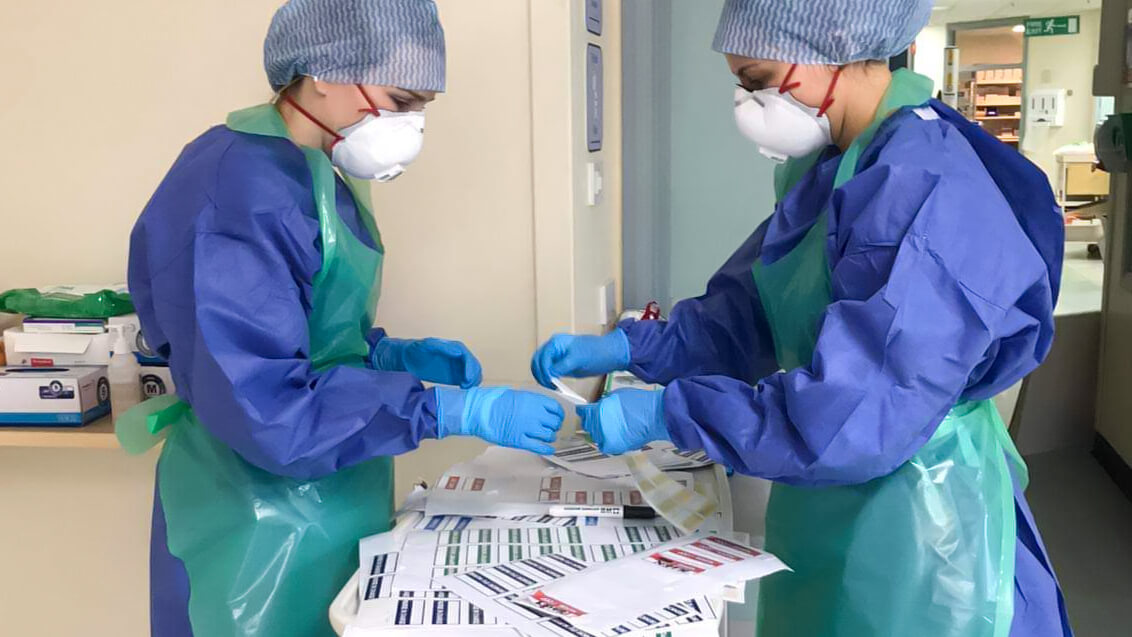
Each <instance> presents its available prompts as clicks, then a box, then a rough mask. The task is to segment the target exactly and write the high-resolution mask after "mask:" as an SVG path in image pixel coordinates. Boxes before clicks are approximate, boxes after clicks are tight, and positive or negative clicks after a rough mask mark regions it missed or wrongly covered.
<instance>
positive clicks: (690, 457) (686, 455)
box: [546, 438, 712, 479]
mask: <svg viewBox="0 0 1132 637" xmlns="http://www.w3.org/2000/svg"><path fill="white" fill-rule="evenodd" d="M641 451H643V452H644V454H645V455H646V456H647V457H648V459H649V461H650V462H652V463H653V464H654V465H656V467H657V468H658V469H660V470H661V471H682V470H690V469H698V468H700V467H706V466H708V465H709V464H712V460H711V458H709V457H708V455H707V453H706V452H704V451H681V450H679V449H677V448H676V445H674V444H672V443H670V442H652V443H649V444H647V445H645V446H644V447H642V448H641ZM546 460H548V461H550V462H552V463H554V464H556V465H558V466H560V467H562V468H564V469H569V470H571V471H574V472H577V473H580V474H582V475H585V476H589V477H591V478H603V479H607V478H622V477H625V476H628V475H630V470H629V466H628V465H627V464H626V463H625V460H624V458H622V457H613V456H607V455H605V454H604V453H602V452H601V451H599V450H598V448H597V447H596V446H595V445H594V444H593V443H592V442H589V441H587V440H583V439H580V438H575V439H573V440H567V441H565V442H563V443H562V444H561V445H559V446H558V447H557V449H556V450H555V452H554V455H552V456H547V457H546Z"/></svg>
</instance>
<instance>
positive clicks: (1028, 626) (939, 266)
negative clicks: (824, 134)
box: [621, 103, 1069, 636]
mask: <svg viewBox="0 0 1132 637" xmlns="http://www.w3.org/2000/svg"><path fill="white" fill-rule="evenodd" d="M934 106H935V108H936V110H937V111H940V113H941V115H942V119H929V120H924V119H921V118H920V117H918V116H917V115H915V114H914V113H913V112H912V111H911V110H910V109H906V110H903V111H901V112H900V113H897V114H896V115H894V116H892V117H891V118H889V119H888V120H887V121H886V122H885V123H884V124H882V126H881V128H880V130H879V131H878V133H877V135H876V137H875V139H874V140H873V142H872V144H870V146H869V147H868V149H866V151H865V152H864V153H863V154H862V156H861V161H860V164H859V170H858V174H857V175H856V176H855V177H854V178H853V179H852V180H850V181H849V182H848V183H846V184H845V185H843V186H842V187H841V188H839V189H837V190H836V191H833V183H834V178H835V173H836V172H837V167H838V164H839V160H840V154H839V153H838V152H837V150H836V148H832V147H831V148H830V149H829V150H828V151H826V153H825V154H824V155H823V156H822V158H821V159H820V160H819V162H818V164H817V165H815V166H814V168H813V169H811V170H810V171H809V173H808V174H807V175H806V177H805V178H803V180H802V181H801V182H800V183H799V184H798V185H797V186H795V188H793V189H792V190H791V191H790V193H789V194H788V195H787V196H786V197H785V198H784V199H783V200H782V201H781V202H780V203H779V205H778V206H777V207H776V210H775V213H774V214H773V215H772V216H771V218H770V219H768V220H767V222H765V223H764V224H762V226H761V227H759V228H758V229H757V230H756V231H755V233H754V234H753V235H752V236H751V237H750V238H749V239H748V240H747V241H746V242H745V243H744V244H743V245H742V246H741V247H740V248H739V250H738V251H737V252H736V253H735V254H734V255H733V256H732V257H731V258H730V259H729V260H728V261H727V263H726V264H724V266H723V268H722V269H721V270H720V271H719V272H718V273H717V274H716V275H715V276H714V277H713V278H712V279H711V281H710V282H709V283H708V288H707V292H706V294H704V295H703V296H701V297H698V298H694V299H688V300H685V301H682V302H680V303H678V304H677V305H676V306H675V308H674V309H673V311H672V312H671V317H670V318H669V320H668V321H641V322H632V321H626V322H624V323H622V325H621V328H622V329H623V330H624V331H625V332H626V334H627V335H628V338H629V342H630V347H631V356H632V363H631V366H630V370H631V371H632V372H633V373H635V374H636V375H638V376H639V377H641V378H642V379H644V380H646V381H648V382H652V383H660V384H664V385H667V390H666V392H665V400H664V404H665V409H664V413H665V419H666V422H667V426H668V430H669V433H670V435H671V438H672V440H673V442H674V443H675V444H676V445H678V446H679V447H681V448H683V449H701V448H702V449H705V450H706V451H707V453H708V454H709V455H710V456H711V457H712V459H714V460H716V461H717V462H721V463H724V464H726V465H728V466H731V467H733V468H734V469H735V470H737V471H739V472H742V473H745V474H748V475H753V476H758V477H762V478H766V479H770V480H776V481H780V482H784V483H787V484H791V485H799V486H807V485H810V486H830V485H844V484H857V483H862V482H866V481H869V480H871V479H873V478H877V477H880V476H884V475H887V474H889V473H891V472H892V471H893V470H895V469H896V468H897V467H899V466H901V465H902V464H903V463H905V462H906V461H907V460H908V459H910V458H911V456H912V455H913V454H914V453H915V452H916V451H917V450H918V449H919V448H920V447H921V446H922V445H923V444H924V443H925V442H926V441H927V440H928V439H929V438H930V437H931V436H932V434H933V433H934V432H935V429H936V427H937V426H938V425H939V423H940V422H941V421H942V419H943V417H944V415H945V414H946V413H947V411H948V410H949V409H950V408H951V407H952V406H953V405H954V404H956V403H957V402H959V401H960V400H981V399H986V398H990V397H992V396H994V395H995V394H998V393H999V392H1001V391H1003V390H1005V389H1007V388H1008V387H1010V386H1011V385H1013V384H1014V383H1015V382H1017V381H1018V380H1020V379H1021V378H1023V377H1024V376H1025V375H1026V374H1028V373H1029V372H1031V371H1032V370H1034V368H1036V367H1037V366H1038V365H1039V364H1040V363H1041V361H1042V360H1043V359H1044V357H1045V355H1046V354H1047V353H1048V351H1049V347H1050V343H1051V341H1052V338H1053V303H1054V299H1055V298H1056V294H1057V287H1058V285H1059V274H1060V270H1061V256H1060V250H1059V249H1058V250H1054V249H1049V246H1051V245H1057V246H1060V243H1059V242H1060V241H1061V240H1062V239H1061V238H1060V236H1061V235H1060V234H1058V235H1057V236H1054V232H1055V231H1057V230H1058V228H1056V226H1051V225H1049V224H1047V227H1046V228H1045V229H1044V230H1043V229H1042V228H1041V227H1040V226H1039V227H1036V228H1035V227H1028V228H1027V229H1026V231H1024V229H1023V227H1022V225H1020V221H1019V219H1017V218H1016V217H1015V215H1014V214H1013V212H1012V210H1011V208H1010V206H1009V205H1008V203H1007V200H1006V199H1005V198H1004V196H1003V193H1002V191H1001V190H1000V188H999V186H998V185H996V182H995V180H994V179H992V177H991V175H990V174H988V170H987V168H985V167H984V163H983V161H982V160H981V159H980V156H979V154H977V153H976V151H975V149H974V148H973V147H972V145H971V143H970V142H969V141H968V140H967V139H966V138H965V137H964V135H963V134H961V132H960V131H959V129H957V128H956V125H957V123H958V122H957V117H956V116H954V111H950V109H947V108H946V107H944V106H942V105H940V104H938V103H935V104H934ZM949 120H950V121H949ZM994 143H995V144H997V142H994ZM1010 152H1013V151H1010ZM1017 160H1018V161H1021V159H1020V158H1017ZM993 163H994V165H995V166H996V168H995V170H996V171H999V174H996V175H995V176H996V177H997V178H998V179H999V181H1000V182H1001V181H1003V178H1004V177H1005V178H1006V180H1007V182H1008V181H1009V174H1001V173H1002V171H1009V165H1010V164H1009V162H1007V163H1003V162H993ZM988 165H990V164H988ZM831 191H832V192H831ZM827 205H828V210H829V216H828V223H829V232H828V238H827V244H826V251H827V255H828V258H829V267H830V271H831V280H832V281H831V282H832V293H833V303H832V305H830V306H829V308H828V309H827V311H826V314H825V317H824V319H823V322H822V324H821V329H820V333H819V337H818V343H817V347H816V350H815V353H814V356H813V361H812V363H811V364H810V365H808V366H803V367H801V368H798V369H795V370H793V371H790V372H786V373H783V372H781V371H779V369H778V364H777V362H776V360H775V349H774V343H773V340H772V336H771V332H770V328H769V325H768V323H767V320H766V318H765V316H764V314H763V307H762V303H761V301H760V299H759V296H758V291H757V289H756V287H755V282H754V278H753V276H752V272H751V269H752V266H753V264H754V263H755V260H756V259H759V258H760V257H763V256H765V257H766V260H767V262H773V261H774V260H775V259H777V258H779V257H781V256H782V255H784V254H786V253H787V252H789V251H790V250H791V249H793V248H794V247H795V246H796V245H797V244H798V242H799V241H800V240H801V239H802V237H803V236H804V235H805V234H806V232H807V231H809V229H810V228H811V227H812V226H813V223H814V222H815V220H816V219H817V218H818V215H819V214H820V213H821V211H822V209H823V208H825V207H826V206H827ZM1027 232H1029V235H1028V234H1027ZM1043 233H1044V234H1043ZM913 238H915V239H914V240H913ZM1038 245H1041V246H1043V247H1045V248H1046V249H1045V250H1039V249H1038V248H1037V247H1036V246H1038ZM924 246H927V248H925V247H924ZM898 253H900V254H901V257H902V258H901V259H900V260H899V261H897V259H896V255H897V254H898ZM906 255H907V256H911V255H915V256H916V257H917V258H904V257H905V256H906ZM897 263H899V264H900V266H899V267H897ZM1015 482H1016V487H1015V503H1016V513H1017V522H1018V541H1017V550H1016V555H1017V566H1016V573H1015V581H1016V595H1015V617H1014V621H1013V624H1012V631H1011V634H1012V635H1019V636H1021V635H1027V636H1042V635H1062V634H1068V633H1069V630H1068V622H1067V620H1066V615H1065V608H1064V602H1063V601H1062V596H1061V593H1060V589H1059V587H1058V584H1057V581H1056V577H1055V576H1054V573H1053V569H1052V567H1051V565H1050V562H1049V559H1048V557H1047V554H1046V551H1045V549H1044V547H1043V545H1042V542H1041V538H1040V536H1039V534H1038V531H1037V528H1036V527H1035V525H1034V521H1033V517H1032V515H1031V514H1030V511H1029V508H1028V506H1027V504H1026V502H1025V499H1024V497H1023V495H1022V492H1021V489H1020V488H1018V485H1017V480H1016V481H1015Z"/></svg>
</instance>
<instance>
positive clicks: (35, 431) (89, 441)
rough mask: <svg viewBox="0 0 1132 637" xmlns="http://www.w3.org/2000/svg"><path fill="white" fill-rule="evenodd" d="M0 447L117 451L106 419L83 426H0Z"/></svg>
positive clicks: (113, 436)
mask: <svg viewBox="0 0 1132 637" xmlns="http://www.w3.org/2000/svg"><path fill="white" fill-rule="evenodd" d="M0 447H48V448H65V449H118V438H117V436H115V435H114V419H113V418H110V417H109V416H107V417H106V418H102V419H101V420H96V421H94V422H92V423H91V424H89V425H87V426H85V427H0Z"/></svg>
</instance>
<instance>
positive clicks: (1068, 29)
mask: <svg viewBox="0 0 1132 637" xmlns="http://www.w3.org/2000/svg"><path fill="white" fill-rule="evenodd" d="M1080 32H1081V16H1078V15H1065V16H1061V17H1059V18H1032V19H1029V20H1026V37H1028V38H1035V37H1040V36H1043V35H1074V34H1077V33H1080Z"/></svg>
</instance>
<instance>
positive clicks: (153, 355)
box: [107, 314, 166, 365]
mask: <svg viewBox="0 0 1132 637" xmlns="http://www.w3.org/2000/svg"><path fill="white" fill-rule="evenodd" d="M107 324H108V325H124V326H125V333H126V338H127V339H129V341H130V349H131V350H133V352H134V355H135V356H137V359H138V363H139V364H141V365H165V364H166V361H165V359H163V358H161V356H160V355H159V354H158V353H157V352H156V351H155V350H154V349H153V348H152V347H150V346H149V343H147V342H146V340H145V335H144V334H142V330H141V321H139V320H138V315H137V314H126V315H124V316H115V317H112V318H110V319H109V320H108V321H107ZM110 347H111V349H113V347H114V343H113V341H111V343H110Z"/></svg>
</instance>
